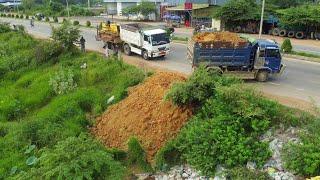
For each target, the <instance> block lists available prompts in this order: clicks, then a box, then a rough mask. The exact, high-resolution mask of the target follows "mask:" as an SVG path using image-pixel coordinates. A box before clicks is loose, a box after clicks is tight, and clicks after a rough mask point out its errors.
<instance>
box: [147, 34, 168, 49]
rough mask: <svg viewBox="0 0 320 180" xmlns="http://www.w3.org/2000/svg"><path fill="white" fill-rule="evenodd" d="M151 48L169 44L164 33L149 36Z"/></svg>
mask: <svg viewBox="0 0 320 180" xmlns="http://www.w3.org/2000/svg"><path fill="white" fill-rule="evenodd" d="M151 41H152V46H158V45H162V44H168V43H169V37H168V36H167V34H166V33H162V34H153V35H151Z"/></svg>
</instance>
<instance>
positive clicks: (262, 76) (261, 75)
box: [256, 70, 269, 82]
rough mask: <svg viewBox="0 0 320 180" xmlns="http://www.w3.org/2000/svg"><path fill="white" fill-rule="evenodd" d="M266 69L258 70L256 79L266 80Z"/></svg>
mask: <svg viewBox="0 0 320 180" xmlns="http://www.w3.org/2000/svg"><path fill="white" fill-rule="evenodd" d="M268 75H269V74H268V71H264V70H260V71H259V72H258V73H257V75H256V80H257V81H259V82H266V81H267V80H268Z"/></svg>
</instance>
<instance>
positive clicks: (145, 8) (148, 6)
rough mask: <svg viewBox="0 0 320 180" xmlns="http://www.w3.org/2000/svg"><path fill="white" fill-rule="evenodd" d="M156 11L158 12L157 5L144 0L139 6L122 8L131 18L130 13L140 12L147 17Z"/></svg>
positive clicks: (136, 13)
mask: <svg viewBox="0 0 320 180" xmlns="http://www.w3.org/2000/svg"><path fill="white" fill-rule="evenodd" d="M156 12H157V7H156V5H155V4H154V3H152V2H148V1H142V2H141V3H140V4H139V5H137V6H130V7H127V8H125V9H123V10H122V13H123V14H124V15H126V16H128V18H129V15H138V14H141V15H143V16H144V17H147V16H149V15H150V14H152V13H156Z"/></svg>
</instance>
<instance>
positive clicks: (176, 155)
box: [155, 141, 181, 171]
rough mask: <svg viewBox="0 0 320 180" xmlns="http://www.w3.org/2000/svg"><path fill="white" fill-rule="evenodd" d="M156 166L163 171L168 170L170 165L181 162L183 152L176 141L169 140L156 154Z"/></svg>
mask: <svg viewBox="0 0 320 180" xmlns="http://www.w3.org/2000/svg"><path fill="white" fill-rule="evenodd" d="M155 162H156V164H155V167H156V169H158V170H161V171H168V170H169V169H170V167H173V166H174V165H178V164H180V163H181V153H180V152H179V150H178V149H177V147H176V146H175V142H174V141H168V142H167V143H166V144H165V146H163V147H162V148H161V149H160V150H159V151H158V152H157V154H156V157H155Z"/></svg>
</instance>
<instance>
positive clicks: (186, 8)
mask: <svg viewBox="0 0 320 180" xmlns="http://www.w3.org/2000/svg"><path fill="white" fill-rule="evenodd" d="M184 9H185V10H192V3H190V2H186V3H184Z"/></svg>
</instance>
